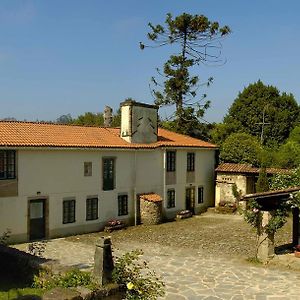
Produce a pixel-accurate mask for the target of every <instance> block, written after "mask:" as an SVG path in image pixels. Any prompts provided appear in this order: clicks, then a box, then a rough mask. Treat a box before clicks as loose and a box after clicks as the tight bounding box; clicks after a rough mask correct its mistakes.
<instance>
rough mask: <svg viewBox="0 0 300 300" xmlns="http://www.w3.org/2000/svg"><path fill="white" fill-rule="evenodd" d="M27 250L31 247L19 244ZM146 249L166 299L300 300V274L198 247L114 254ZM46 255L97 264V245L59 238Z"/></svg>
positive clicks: (120, 248) (119, 248) (125, 247)
mask: <svg viewBox="0 0 300 300" xmlns="http://www.w3.org/2000/svg"><path fill="white" fill-rule="evenodd" d="M18 248H19V249H25V248H26V245H25V244H24V245H20V246H18ZM137 248H138V249H143V250H144V259H145V260H147V261H148V262H149V266H150V267H151V268H153V269H155V270H156V272H157V273H158V274H161V275H162V277H163V280H164V282H165V283H166V297H165V298H164V299H169V300H176V299H178V300H180V299H189V300H194V299H195V300H196V299H232V300H233V299H234V300H237V299H260V300H262V299H278V300H279V299H300V273H299V272H295V271H282V270H277V269H267V268H263V267H260V266H253V265H251V264H248V263H243V262H242V261H240V260H235V259H228V258H226V259H225V258H224V257H222V255H220V256H219V257H216V255H209V254H204V253H201V252H197V251H195V250H192V249H191V250H190V251H189V250H188V249H181V250H180V249H177V250H175V249H172V248H171V247H165V246H160V245H159V244H143V245H141V244H138V245H135V244H133V243H130V244H128V243H119V244H118V245H115V250H114V255H120V254H122V253H124V252H126V251H129V250H132V249H137ZM44 256H45V257H46V258H51V259H55V260H59V262H60V263H61V264H63V265H66V266H77V267H79V268H81V269H89V268H92V265H93V256H94V247H93V246H92V245H86V244H83V243H81V242H71V241H66V240H65V239H63V238H62V239H55V240H52V241H50V242H48V244H47V248H46V251H45V254H44Z"/></svg>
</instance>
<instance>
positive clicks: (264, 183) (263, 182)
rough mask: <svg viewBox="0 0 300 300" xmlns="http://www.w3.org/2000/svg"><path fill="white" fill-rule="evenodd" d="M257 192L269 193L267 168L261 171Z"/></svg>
mask: <svg viewBox="0 0 300 300" xmlns="http://www.w3.org/2000/svg"><path fill="white" fill-rule="evenodd" d="M255 188H256V192H257V193H260V192H267V191H269V189H270V187H269V180H268V176H267V172H266V168H265V167H263V168H261V169H260V170H259V176H258V179H257V182H256V184H255Z"/></svg>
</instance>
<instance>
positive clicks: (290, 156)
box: [276, 126, 300, 168]
mask: <svg viewBox="0 0 300 300" xmlns="http://www.w3.org/2000/svg"><path fill="white" fill-rule="evenodd" d="M276 159H277V164H278V165H279V166H280V167H282V168H296V167H298V166H299V165H300V126H296V127H295V128H294V129H293V131H292V132H291V134H290V136H289V138H288V139H287V141H286V143H285V144H283V145H281V146H280V148H279V150H278V152H277V155H276Z"/></svg>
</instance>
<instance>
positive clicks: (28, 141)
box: [0, 121, 216, 148]
mask: <svg viewBox="0 0 300 300" xmlns="http://www.w3.org/2000/svg"><path fill="white" fill-rule="evenodd" d="M0 147H63V148H66V147H70V148H74V147H78V148H158V147H195V148H216V146H215V145H214V144H211V143H208V142H204V141H202V140H199V139H195V138H192V137H189V136H185V135H182V134H178V133H175V132H171V131H168V130H165V129H162V128H159V129H158V141H157V142H155V143H151V144H133V143H128V142H126V141H125V140H123V139H122V138H121V137H120V128H111V127H87V126H75V125H59V124H49V123H34V122H13V121H0Z"/></svg>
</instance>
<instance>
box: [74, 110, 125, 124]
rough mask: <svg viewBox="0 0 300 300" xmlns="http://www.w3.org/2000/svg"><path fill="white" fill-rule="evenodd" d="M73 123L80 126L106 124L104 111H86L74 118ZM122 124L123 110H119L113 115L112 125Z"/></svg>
mask: <svg viewBox="0 0 300 300" xmlns="http://www.w3.org/2000/svg"><path fill="white" fill-rule="evenodd" d="M72 124H74V125H80V126H104V118H103V113H92V112H86V113H84V114H83V115H79V116H78V117H77V118H76V119H73V120H72ZM120 125H121V111H120V110H118V111H117V114H116V115H113V119H112V127H118V126H120Z"/></svg>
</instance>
